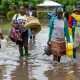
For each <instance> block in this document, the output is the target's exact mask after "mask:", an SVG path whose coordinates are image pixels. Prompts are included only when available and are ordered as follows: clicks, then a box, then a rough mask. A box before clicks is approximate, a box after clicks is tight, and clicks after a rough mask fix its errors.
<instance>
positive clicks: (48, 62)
mask: <svg viewBox="0 0 80 80" xmlns="http://www.w3.org/2000/svg"><path fill="white" fill-rule="evenodd" d="M48 31H49V28H48V27H43V28H42V30H41V32H40V33H38V34H37V35H36V39H35V40H29V45H28V46H29V53H30V54H31V55H30V56H28V57H26V56H24V57H19V52H18V46H17V45H15V44H14V43H12V42H11V41H9V42H8V43H7V47H6V48H5V49H4V50H0V80H80V66H79V64H78V65H77V64H76V63H75V64H74V65H66V64H67V63H66V64H57V65H54V63H53V58H52V56H46V55H43V53H44V47H45V46H46V42H47V40H48ZM77 52H78V53H79V50H78V51H77ZM79 59H80V57H79ZM75 61H76V62H78V63H79V60H78V61H77V60H75Z"/></svg>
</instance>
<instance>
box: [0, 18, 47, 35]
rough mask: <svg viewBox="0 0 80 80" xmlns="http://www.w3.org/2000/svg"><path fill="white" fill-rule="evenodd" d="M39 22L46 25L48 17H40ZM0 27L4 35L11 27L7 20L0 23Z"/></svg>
mask: <svg viewBox="0 0 80 80" xmlns="http://www.w3.org/2000/svg"><path fill="white" fill-rule="evenodd" d="M40 23H41V25H42V26H48V19H40ZM0 28H1V29H2V32H3V34H4V35H7V34H8V33H9V31H10V29H11V23H10V22H9V21H7V20H5V21H3V22H2V23H0Z"/></svg>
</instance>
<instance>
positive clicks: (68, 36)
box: [64, 19, 70, 42]
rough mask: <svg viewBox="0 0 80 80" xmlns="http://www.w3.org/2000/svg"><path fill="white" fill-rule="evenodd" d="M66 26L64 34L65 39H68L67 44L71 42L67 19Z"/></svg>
mask: <svg viewBox="0 0 80 80" xmlns="http://www.w3.org/2000/svg"><path fill="white" fill-rule="evenodd" d="M64 22H65V23H64V24H65V25H64V33H65V37H66V39H67V42H70V35H69V30H68V23H67V20H66V19H65V21H64Z"/></svg>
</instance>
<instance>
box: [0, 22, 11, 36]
mask: <svg viewBox="0 0 80 80" xmlns="http://www.w3.org/2000/svg"><path fill="white" fill-rule="evenodd" d="M0 28H1V29H2V32H3V34H5V35H6V34H8V33H9V30H10V29H11V24H10V22H3V23H0Z"/></svg>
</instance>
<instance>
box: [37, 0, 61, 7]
mask: <svg viewBox="0 0 80 80" xmlns="http://www.w3.org/2000/svg"><path fill="white" fill-rule="evenodd" d="M38 6H61V4H59V3H56V2H54V1H50V0H48V1H44V3H41V4H38Z"/></svg>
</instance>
